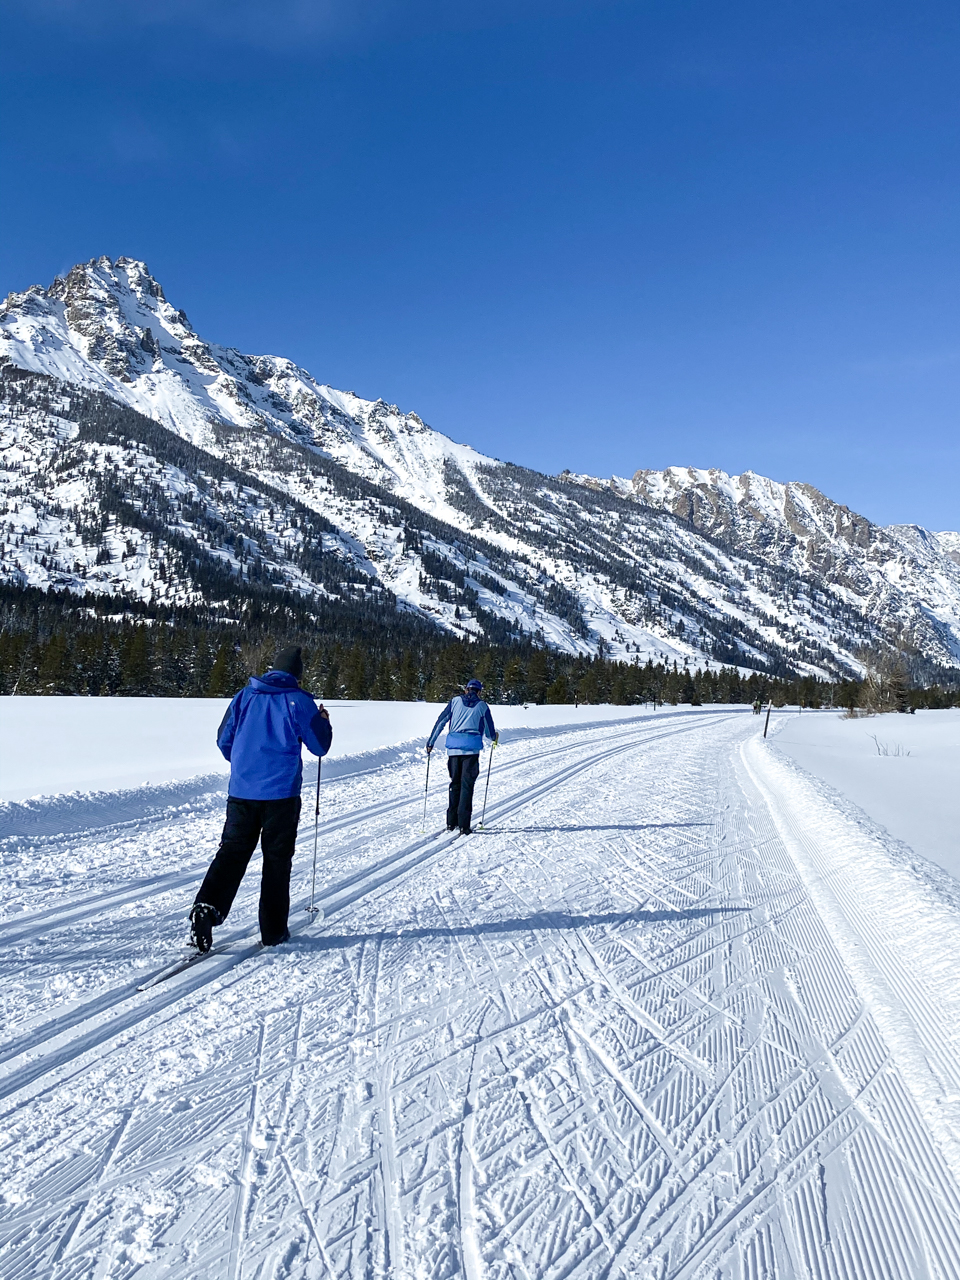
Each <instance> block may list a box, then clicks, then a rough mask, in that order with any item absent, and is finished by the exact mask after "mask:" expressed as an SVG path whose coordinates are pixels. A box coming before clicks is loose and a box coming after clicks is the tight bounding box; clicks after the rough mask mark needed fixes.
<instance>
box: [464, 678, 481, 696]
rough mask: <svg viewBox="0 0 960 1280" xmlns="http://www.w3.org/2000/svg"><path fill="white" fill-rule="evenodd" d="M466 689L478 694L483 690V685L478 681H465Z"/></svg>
mask: <svg viewBox="0 0 960 1280" xmlns="http://www.w3.org/2000/svg"><path fill="white" fill-rule="evenodd" d="M467 688H468V689H476V690H477V692H478V693H479V691H480V690H481V689H482V688H483V685H482V684H481V683H480V681H479V680H468V681H467Z"/></svg>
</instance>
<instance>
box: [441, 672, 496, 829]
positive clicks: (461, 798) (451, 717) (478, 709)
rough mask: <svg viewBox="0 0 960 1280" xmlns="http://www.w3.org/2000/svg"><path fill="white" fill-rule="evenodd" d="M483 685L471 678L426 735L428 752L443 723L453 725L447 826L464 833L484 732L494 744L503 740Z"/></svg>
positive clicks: (449, 735)
mask: <svg viewBox="0 0 960 1280" xmlns="http://www.w3.org/2000/svg"><path fill="white" fill-rule="evenodd" d="M482 688H483V685H482V684H481V683H480V681H479V680H468V681H467V687H466V689H465V690H464V691H463V693H459V694H457V696H456V697H454V698H451V699H450V701H449V702H448V703H447V705H446V706H445V707H444V709H443V710H442V711H441V712H440V715H439V716H438V717H437V723H436V724H435V725H434V726H433V731H432V733H431V734H430V737H429V738H428V739H427V754H428V755H429V754H430V752H431V751H432V750H433V747H434V743H435V742H436V741H437V739H438V738H439V737H440V734H441V732H442V731H443V726H444V725H445V724H449V725H450V728H449V730H448V731H447V770H448V771H449V774H450V799H449V802H448V804H447V830H448V831H456V829H457V827H459V828H460V830H461V832H462V833H463V835H465V836H468V835H469V834H470V831H471V826H470V820H471V818H472V817H473V788H474V786H475V785H476V781H477V778H478V777H479V775H480V752H481V751H482V750H483V739H484V736H486V737H487V738H488V739H489V740H490V741H491V742H492V743H493V744H494V746H496V744H497V743H498V742H499V741H500V735H499V734H498V733H497V731H496V729H495V728H494V725H493V716H492V715H491V714H490V708H489V707H488V706H487V704H486V703H485V702H484V701H483V700H482V698H481V697H480V691H481V689H482Z"/></svg>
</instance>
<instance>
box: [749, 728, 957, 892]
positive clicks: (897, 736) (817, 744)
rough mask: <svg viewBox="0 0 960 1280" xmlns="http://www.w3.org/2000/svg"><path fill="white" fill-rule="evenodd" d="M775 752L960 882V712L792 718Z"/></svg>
mask: <svg viewBox="0 0 960 1280" xmlns="http://www.w3.org/2000/svg"><path fill="white" fill-rule="evenodd" d="M874 739H876V741H875V740H874ZM878 743H879V746H880V750H878V745H877V744H878ZM773 744H774V746H775V747H776V748H777V749H778V750H779V751H782V752H783V753H784V754H785V755H788V756H789V757H790V758H791V759H792V760H794V761H795V762H796V763H797V764H798V765H800V766H801V768H803V769H805V770H806V771H807V772H808V773H812V774H813V775H814V776H815V777H817V778H820V779H821V780H822V781H823V782H826V783H827V784H828V786H831V787H834V788H835V789H836V790H837V791H840V792H842V793H843V795H845V796H846V797H847V798H848V799H850V800H852V801H853V802H854V804H856V805H858V806H859V807H860V808H861V809H863V811H864V812H865V813H867V814H869V815H870V817H871V818H873V820H874V822H877V823H879V824H880V825H881V826H882V827H885V828H886V829H887V831H889V832H890V834H891V835H893V836H895V837H896V838H897V839H898V840H902V841H903V843H904V844H907V845H909V846H910V848H911V849H913V850H914V851H915V852H916V853H919V854H920V855H921V856H922V857H924V858H927V859H929V861H931V862H933V863H935V864H936V865H937V866H938V867H942V868H943V870H944V871H948V872H949V873H950V874H951V875H953V876H956V877H957V879H958V880H960V838H958V832H960V710H956V709H955V710H952V711H918V712H917V714H916V715H914V716H905V715H896V714H890V715H882V716H870V717H868V718H865V719H859V718H858V719H856V720H844V719H843V718H842V717H841V716H840V715H838V714H836V713H830V714H827V713H823V712H820V713H811V714H804V715H799V716H790V717H788V718H786V719H785V720H784V721H783V722H782V727H781V728H780V729H779V730H778V731H777V733H776V735H775V736H774V738H773ZM884 750H885V751H886V752H888V753H889V754H882V752H883V751H884ZM898 750H899V752H900V754H899V755H898V754H896V752H897V751H898ZM907 752H909V755H907V754H905V753H907Z"/></svg>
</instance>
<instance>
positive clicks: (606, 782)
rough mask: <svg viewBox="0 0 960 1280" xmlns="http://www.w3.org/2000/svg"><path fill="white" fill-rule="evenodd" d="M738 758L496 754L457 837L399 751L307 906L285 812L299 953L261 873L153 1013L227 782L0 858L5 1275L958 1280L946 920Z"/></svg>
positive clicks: (332, 801) (416, 768)
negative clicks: (469, 825)
mask: <svg viewBox="0 0 960 1280" xmlns="http://www.w3.org/2000/svg"><path fill="white" fill-rule="evenodd" d="M756 735H757V727H756V722H755V721H753V719H752V717H750V716H749V715H747V716H744V715H742V714H736V715H729V714H725V713H724V712H719V713H700V712H696V711H686V712H682V713H678V714H676V715H673V716H671V717H670V719H669V722H666V723H665V722H664V721H663V720H662V719H656V718H654V717H652V716H651V717H637V718H635V719H634V720H633V721H632V722H628V723H623V724H621V725H618V726H609V725H608V726H605V727H603V728H599V729H588V730H584V731H579V732H576V731H573V732H570V733H567V734H566V735H564V734H560V735H552V736H550V737H549V738H545V739H544V740H542V741H539V742H538V741H537V740H536V739H535V738H531V739H527V740H525V741H523V742H522V743H517V744H514V745H513V746H511V745H510V744H507V745H505V746H504V747H503V749H502V750H501V751H500V752H499V753H498V756H497V764H496V766H495V767H496V770H497V772H496V773H495V775H494V785H493V788H492V794H491V804H490V808H489V811H488V813H489V817H490V824H489V830H488V831H487V832H486V833H485V834H483V835H476V836H473V837H470V838H468V839H467V840H465V841H464V840H458V841H452V840H450V839H449V838H448V837H446V836H445V835H441V836H440V837H439V838H437V839H433V840H431V839H429V838H425V837H423V836H422V835H421V834H420V832H419V829H418V828H419V823H420V810H419V795H418V794H417V791H418V788H417V786H416V785H415V784H416V783H417V782H418V781H419V780H420V779H421V778H422V758H418V759H417V760H415V761H414V760H411V761H410V762H406V761H403V760H397V761H396V762H394V763H393V764H392V765H391V766H389V767H388V768H385V769H379V770H376V771H373V772H366V773H356V774H352V775H344V776H342V777H340V778H338V779H336V780H334V781H333V782H331V783H330V784H329V785H327V784H324V787H323V809H322V814H321V825H320V829H319V833H320V837H321V844H320V848H321V856H322V861H321V866H320V877H319V886H320V897H321V900H322V902H323V905H324V908H325V910H326V912H327V918H326V919H325V920H324V921H323V923H322V924H321V925H320V926H314V927H312V928H311V927H308V926H307V916H306V913H305V912H304V911H303V910H302V908H303V906H304V904H305V901H306V898H307V896H308V895H309V873H310V865H311V854H312V844H313V831H312V830H311V829H310V827H309V826H306V825H305V829H304V830H303V832H302V839H301V843H300V847H299V849H298V853H297V858H296V862H295V869H296V879H295V883H294V904H293V905H294V938H293V940H292V941H291V943H290V944H289V945H288V946H286V947H285V948H282V949H280V950H278V951H277V952H275V953H271V954H269V955H267V954H263V953H258V952H257V949H256V943H255V930H254V931H253V932H252V930H253V926H254V925H255V919H256V890H257V885H256V878H255V877H254V876H253V875H251V876H250V877H248V882H247V883H245V884H244V886H243V888H242V890H241V893H240V895H239V897H238V899H237V902H236V904H235V907H234V910H233V912H232V914H231V917H230V920H229V921H228V922H227V924H226V925H225V926H224V927H223V929H221V930H220V931H219V935H220V937H221V939H222V940H223V942H224V950H223V951H222V953H221V954H219V955H214V956H211V957H210V958H208V959H207V960H204V961H203V962H201V964H199V965H198V966H196V967H195V968H193V969H191V970H189V971H187V972H186V973H185V974H181V975H180V977H179V978H176V979H173V980H171V981H169V982H167V983H165V984H163V985H160V986H156V987H153V988H150V989H149V990H147V991H144V992H138V991H137V985H138V983H140V982H142V981H143V979H144V978H146V977H148V976H149V975H150V974H152V973H154V972H156V970H157V969H158V968H159V967H160V964H161V963H162V957H163V956H164V955H165V954H166V953H169V952H170V951H171V950H174V951H175V950H176V948H177V946H178V943H179V940H180V938H181V937H182V935H183V932H184V929H185V912H186V909H187V906H188V904H189V902H190V901H191V898H192V895H193V893H194V892H195V889H196V886H197V883H198V881H199V878H200V876H201V875H202V871H203V867H204V864H205V862H206V860H207V857H208V856H209V854H210V853H211V852H212V850H213V848H214V847H215V844H216V840H217V836H218V833H219V826H220V822H221V820H222V796H220V795H216V794H213V795H210V796H206V797H204V796H195V797H192V798H191V799H190V800H189V801H182V802H181V803H180V804H179V806H176V807H175V806H173V805H171V806H170V807H169V808H168V809H167V810H166V811H163V810H157V809H155V808H154V809H150V810H149V811H145V812H143V813H141V814H139V815H138V814H136V813H133V812H131V811H130V809H129V807H126V805H125V803H124V802H123V801H122V799H121V798H118V803H117V806H116V809H115V811H114V812H113V814H112V815H111V813H110V812H109V809H108V808H101V809H100V810H99V812H98V814H97V818H96V822H95V825H91V826H89V827H88V828H86V829H84V828H82V827H81V828H67V830H66V834H64V828H63V827H62V826H60V827H55V828H50V831H51V834H50V835H49V836H46V835H42V834H34V835H26V836H24V835H22V834H21V835H19V836H18V838H16V839H11V840H7V841H4V842H3V843H2V844H0V853H2V856H3V859H4V867H5V873H6V882H7V891H6V893H5V896H4V901H3V904H2V911H0V916H2V918H0V938H2V939H3V941H4V942H5V943H6V944H7V945H6V947H5V949H4V955H5V956H6V960H5V964H4V968H3V972H2V975H0V999H2V1002H3V1008H4V1015H5V1016H4V1032H3V1040H2V1045H0V1115H2V1133H3V1138H2V1141H3V1151H4V1182H3V1188H2V1197H0V1269H2V1270H3V1273H4V1274H5V1275H10V1276H14V1275H16V1276H50V1277H51V1278H52V1280H66V1277H68V1276H69V1277H77V1278H78V1280H79V1278H80V1277H91V1278H92V1277H107V1276H109V1277H115V1276H116V1277H121V1276H128V1275H129V1276H134V1275H135V1276H138V1277H140V1278H141V1280H159V1278H160V1277H162V1276H168V1277H169V1276H173V1277H176V1280H208V1277H211V1276H217V1277H219V1276H224V1277H231V1280H234V1278H235V1280H243V1278H244V1277H254V1276H262V1277H266V1276H271V1277H274V1276H284V1277H288V1278H289V1280H317V1278H319V1277H321V1276H340V1277H344V1280H354V1278H356V1280H360V1278H361V1277H364V1278H365V1277H374V1276H379V1277H390V1280H414V1278H416V1280H445V1278H449V1280H460V1278H462V1280H480V1278H481V1277H489V1278H495V1280H525V1278H528V1277H534V1276H535V1277H537V1278H538V1280H560V1278H561V1277H570V1278H571V1280H572V1278H576V1280H601V1278H606V1280H635V1278H640V1280H653V1278H654V1277H656V1280H717V1278H718V1277H720V1278H722V1280H770V1278H771V1277H776V1278H777V1280H811V1277H816V1278H817V1280H953V1277H955V1276H956V1275H958V1274H960V1189H958V1178H960V1147H958V1136H960V1116H958V1108H960V1104H958V1099H960V1053H958V1046H957V1040H956V1026H957V1016H958V1000H957V994H958V993H957V983H956V978H955V970H956V966H955V962H954V960H953V957H955V956H956V954H957V951H958V949H960V911H958V907H957V905H956V903H954V902H951V900H950V899H949V898H941V897H937V895H936V894H935V893H933V892H932V890H931V885H930V884H929V883H928V882H926V881H924V879H923V878H922V877H921V876H918V875H917V874H916V873H915V872H914V871H912V870H911V869H910V867H909V866H908V865H906V864H905V863H904V862H903V861H900V860H898V858H897V851H896V850H895V849H891V848H890V847H888V846H887V844H886V843H885V841H884V838H883V835H882V833H878V832H876V831H872V830H869V829H867V828H864V827H862V826H861V827H858V826H857V825H856V823H855V821H853V820H852V818H851V815H849V814H847V813H845V812H844V811H843V810H842V809H840V808H837V807H835V806H831V805H824V804H823V803H819V802H820V801H822V797H819V796H816V795H814V794H813V793H811V792H810V791H809V783H808V781H807V780H805V779H804V778H803V777H802V776H801V775H799V773H796V772H791V771H790V770H789V769H786V767H785V766H784V765H782V764H781V763H778V761H777V759H776V757H775V755H774V753H773V752H770V751H768V750H767V749H765V748H764V745H763V744H762V742H758V741H756V740H755V739H756ZM442 790H443V789H442V787H438V789H437V792H436V793H435V794H434V795H433V796H432V797H431V808H430V817H431V821H432V823H433V824H437V823H438V822H439V821H440V820H441V814H442ZM812 799H815V800H817V801H818V803H817V805H816V808H815V809H811V808H810V804H811V800H812ZM811 815H812V816H811ZM891 885H893V886H894V892H893V893H891V892H890V886H891Z"/></svg>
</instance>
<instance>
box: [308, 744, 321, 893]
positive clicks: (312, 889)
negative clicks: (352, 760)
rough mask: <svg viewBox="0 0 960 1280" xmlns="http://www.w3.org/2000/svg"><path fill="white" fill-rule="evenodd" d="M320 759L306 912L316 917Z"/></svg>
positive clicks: (318, 760) (318, 761)
mask: <svg viewBox="0 0 960 1280" xmlns="http://www.w3.org/2000/svg"><path fill="white" fill-rule="evenodd" d="M320 764H321V761H320V757H319V756H318V757H317V803H316V806H315V808H314V810H313V883H312V884H311V886H310V905H309V907H307V911H308V913H309V914H310V915H312V916H313V915H316V913H317V911H318V910H319V908H318V907H315V906H314V905H313V900H314V898H315V897H316V893H317V841H318V839H319V837H320Z"/></svg>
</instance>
